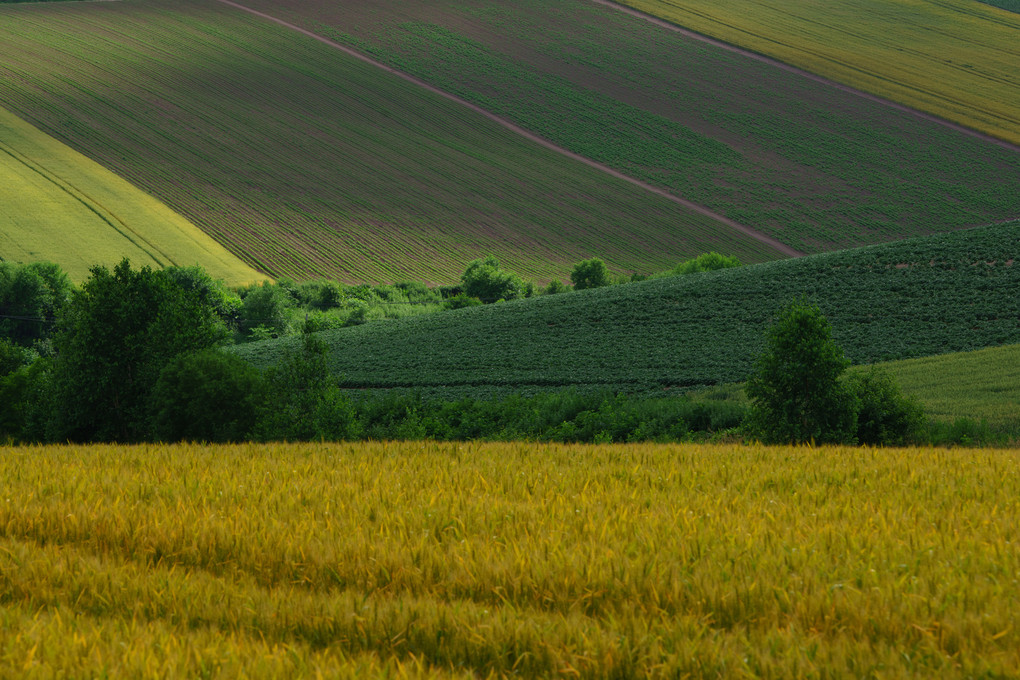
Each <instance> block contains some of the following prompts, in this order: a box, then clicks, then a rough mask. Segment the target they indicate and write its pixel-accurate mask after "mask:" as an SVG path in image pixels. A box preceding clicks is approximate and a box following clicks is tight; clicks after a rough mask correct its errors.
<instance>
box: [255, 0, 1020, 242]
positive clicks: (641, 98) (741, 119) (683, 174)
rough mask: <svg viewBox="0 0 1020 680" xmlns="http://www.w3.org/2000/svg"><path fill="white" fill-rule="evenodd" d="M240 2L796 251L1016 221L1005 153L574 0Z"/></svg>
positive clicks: (1017, 163)
mask: <svg viewBox="0 0 1020 680" xmlns="http://www.w3.org/2000/svg"><path fill="white" fill-rule="evenodd" d="M241 4H243V5H244V6H248V7H252V8H256V9H258V10H260V11H263V12H266V13H268V14H270V15H272V16H274V17H281V18H283V19H285V20H287V21H290V22H293V23H295V24H300V25H301V26H304V27H305V28H309V29H312V30H315V31H318V32H319V33H320V34H321V35H324V36H327V37H330V38H331V39H334V40H337V41H340V42H343V43H344V44H345V45H348V46H350V47H352V48H354V49H357V50H359V51H361V52H363V53H365V54H368V55H370V56H372V57H373V58H375V59H378V60H380V61H383V62H385V63H386V64H388V65H390V66H393V67H395V68H398V69H400V70H402V71H406V72H408V73H411V74H413V75H415V76H417V77H419V78H421V79H423V80H426V81H428V82H429V83H430V84H432V85H435V86H437V87H440V88H443V89H444V90H447V91H449V92H452V93H454V94H456V95H458V96H460V97H463V98H465V99H467V100H469V101H471V102H472V103H474V104H476V105H478V106H481V107H483V108H485V109H487V110H489V111H492V112H494V113H496V114H498V115H500V116H503V117H505V118H508V119H511V120H513V121H514V122H516V123H517V124H519V125H521V126H523V127H526V128H528V129H530V130H532V131H534V132H536V133H538V134H540V135H541V136H543V137H545V138H547V139H550V140H552V141H554V142H555V143H557V144H559V145H561V146H563V147H566V148H568V149H570V150H571V151H573V152H575V153H578V154H581V155H584V156H587V157H589V158H593V159H595V160H598V161H600V162H602V163H605V164H607V165H611V166H612V167H614V168H616V169H618V170H620V171H622V172H625V173H627V174H629V175H631V176H634V177H637V178H639V179H642V180H644V181H646V182H648V183H651V184H654V185H656V186H659V187H662V188H663V189H665V190H667V191H670V192H672V193H673V194H675V195H678V196H682V197H684V198H687V199H690V200H692V201H694V202H696V203H699V204H702V205H705V206H707V207H709V208H711V209H712V210H714V211H716V212H717V213H721V214H723V215H725V216H727V217H729V218H731V219H733V220H736V221H737V222H740V223H742V224H745V225H748V226H750V227H752V228H754V229H757V230H759V231H763V232H765V233H768V234H769V235H771V236H773V237H775V238H777V239H779V240H781V241H783V242H784V243H786V244H788V245H790V246H792V247H794V248H796V249H798V250H801V251H804V252H820V251H827V250H834V249H840V248H848V247H854V246H858V245H864V244H870V243H877V242H883V241H889V240H893V239H896V238H902V237H907V236H917V235H924V234H930V233H932V232H938V231H946V230H951V229H959V228H964V227H970V226H977V225H979V224H986V223H988V222H993V221H1001V220H1008V219H1016V218H1017V217H1020V192H1018V191H1017V187H1018V186H1020V153H1018V152H1017V150H1016V149H1008V148H1003V147H1002V146H1000V145H997V144H995V143H994V142H989V141H987V140H982V139H976V138H974V137H973V136H969V135H967V134H965V133H963V132H960V131H958V130H954V129H952V128H949V127H946V126H945V125H940V124H938V123H936V122H932V121H930V120H924V119H920V118H918V117H917V116H915V115H912V114H910V113H908V112H905V111H901V110H896V109H894V108H892V107H890V106H888V105H885V104H882V103H880V102H877V101H874V100H869V99H866V98H864V97H862V96H860V95H858V94H854V93H851V92H847V91H844V90H841V89H840V88H838V87H835V86H833V85H831V84H827V83H822V82H818V81H817V80H812V79H811V78H808V77H805V76H804V75H801V74H799V73H793V72H790V71H789V70H787V69H784V68H781V67H779V66H777V65H774V64H771V63H763V62H762V61H760V60H755V59H752V58H750V57H748V56H745V55H739V54H735V53H734V52H733V51H731V50H726V49H723V48H721V47H718V46H715V45H710V44H706V43H705V42H704V41H701V40H696V39H694V38H692V37H689V36H687V35H683V34H680V33H677V32H675V31H670V30H666V29H665V28H663V27H661V26H656V25H653V24H651V23H650V22H648V21H645V20H643V19H639V18H635V17H633V16H630V15H628V14H625V13H624V12H621V11H619V10H616V9H611V8H609V7H606V6H603V5H601V4H598V3H595V2H592V1H590V0H563V1H561V2H555V3H550V2H546V1H545V0H520V1H518V2H513V3H492V2H487V1H486V0H435V1H434V2H429V3H407V2H401V1H400V0H377V1H375V2H372V3H364V2H345V3H337V2H325V1H323V0H242V3H241ZM819 11H820V10H819ZM809 37H810V36H805V39H808V38H809ZM1018 63H1020V62H1018ZM1009 82H1011V81H1008V82H1006V81H1004V82H1003V83H1001V88H1002V89H1003V90H1008V89H1009V87H1010V85H1009ZM1003 96H1005V95H1003Z"/></svg>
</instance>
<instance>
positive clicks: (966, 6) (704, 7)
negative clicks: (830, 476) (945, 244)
mask: <svg viewBox="0 0 1020 680" xmlns="http://www.w3.org/2000/svg"><path fill="white" fill-rule="evenodd" d="M1007 2H1009V0H1005V1H1004V0H999V2H995V3H991V4H1002V5H1005V4H1007ZM621 4H624V5H628V6H630V7H634V8H636V9H639V10H642V11H645V12H648V13H650V14H653V15H656V16H659V17H662V18H664V19H667V20H669V21H672V22H674V23H676V24H679V25H681V26H685V27H687V28H691V29H694V30H695V31H698V32H700V33H704V34H706V35H709V36H712V37H714V38H719V39H721V40H724V41H726V42H729V43H733V44H735V45H739V46H741V47H746V48H749V49H751V50H754V51H756V52H760V53H762V54H766V55H769V56H772V57H775V58H777V59H779V60H781V61H784V62H787V63H789V64H792V65H794V66H798V67H800V68H803V69H806V70H808V71H812V72H814V73H818V74H820V75H823V76H827V77H829V78H832V79H834V80H837V81H839V82H841V83H845V84H847V85H851V86H853V87H857V88H860V89H862V90H866V91H868V92H873V93H875V94H878V95H880V96H883V97H887V98H889V99H891V100H893V101H897V102H900V103H903V104H906V105H908V106H912V107H914V108H916V109H920V110H921V111H927V112H929V113H932V114H935V115H937V116H941V117H943V118H947V119H949V120H951V121H955V122H957V123H960V124H962V125H965V126H967V127H971V128H974V129H976V130H981V131H982V132H986V133H988V134H991V135H994V136H996V137H999V138H1001V139H1004V140H1007V141H1010V142H1012V143H1013V144H1020V70H1018V69H1017V64H1018V63H1020V41H1018V40H1017V35H1018V33H1020V17H1018V16H1017V15H1016V14H1011V13H1009V12H1006V11H1003V10H1002V9H997V8H995V7H990V6H988V5H987V4H981V3H978V2H973V1H972V0H798V1H797V2H795V3H791V2H776V1H775V0H750V1H748V0H682V1H680V0H622V3H621ZM1017 7H1018V6H1017V4H1016V2H1015V1H1014V2H1012V7H1011V8H1012V9H1014V10H1016V9H1017Z"/></svg>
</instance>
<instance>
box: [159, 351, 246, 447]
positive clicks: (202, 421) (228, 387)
mask: <svg viewBox="0 0 1020 680" xmlns="http://www.w3.org/2000/svg"><path fill="white" fill-rule="evenodd" d="M264 392H265V387H264V383H263V380H262V374H261V373H260V372H259V371H258V369H256V368H254V367H253V366H252V365H251V364H249V363H248V362H246V361H244V360H243V359H241V358H239V357H237V356H236V355H233V354H226V353H224V352H220V351H217V350H214V349H210V350H206V351H202V352H197V353H195V354H186V355H183V356H180V357H178V358H177V359H175V360H174V361H172V362H170V363H169V364H167V365H166V366H165V367H164V368H163V370H162V372H160V375H159V379H158V380H157V381H156V386H155V387H154V388H153V390H152V395H151V397H150V402H149V405H150V412H151V413H152V434H153V437H154V438H155V439H157V440H159V441H170V442H174V441H206V442H237V441H243V440H245V439H246V438H248V436H249V434H250V433H251V431H252V428H253V427H254V426H255V423H256V421H257V419H258V415H259V408H260V407H261V405H262V402H263V399H264V396H263V395H264Z"/></svg>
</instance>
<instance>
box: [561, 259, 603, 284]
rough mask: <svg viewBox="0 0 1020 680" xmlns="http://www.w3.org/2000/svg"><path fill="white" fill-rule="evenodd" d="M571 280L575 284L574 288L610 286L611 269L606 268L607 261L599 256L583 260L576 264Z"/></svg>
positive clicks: (571, 273)
mask: <svg viewBox="0 0 1020 680" xmlns="http://www.w3.org/2000/svg"><path fill="white" fill-rule="evenodd" d="M570 282H571V283H572V284H574V290H583V289H585V288H601V287H602V286H608V285H609V284H610V279H609V269H608V268H606V263H605V262H603V261H602V260H600V259H599V258H597V257H593V258H591V259H590V260H581V261H580V262H578V263H577V264H575V265H574V269H573V270H572V271H571V272H570Z"/></svg>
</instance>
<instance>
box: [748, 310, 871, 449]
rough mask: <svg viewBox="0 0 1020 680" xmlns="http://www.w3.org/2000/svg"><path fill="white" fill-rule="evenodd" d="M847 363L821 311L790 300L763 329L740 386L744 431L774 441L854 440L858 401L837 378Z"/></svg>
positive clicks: (783, 442) (843, 441) (836, 441)
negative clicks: (761, 344) (746, 403)
mask: <svg viewBox="0 0 1020 680" xmlns="http://www.w3.org/2000/svg"><path fill="white" fill-rule="evenodd" d="M849 364H850V362H849V360H847V359H846V358H845V357H844V356H843V350H842V349H840V348H839V346H838V345H836V343H835V342H834V341H833V340H832V331H831V328H830V326H829V322H828V320H827V319H826V318H825V317H824V316H822V313H821V311H819V309H818V308H817V307H815V306H811V305H808V304H807V303H805V302H801V301H795V302H793V303H791V304H790V305H789V306H787V307H786V309H784V310H783V311H782V312H781V314H780V315H779V318H778V319H777V320H776V322H775V323H774V324H773V325H772V326H771V327H770V328H769V329H768V332H767V334H766V347H765V351H764V352H763V353H762V354H761V355H760V356H759V357H758V360H757V361H756V362H755V368H754V372H753V373H752V374H751V377H750V378H749V379H748V381H747V385H746V387H745V389H746V392H747V396H748V398H749V399H750V400H751V410H750V412H749V413H748V422H747V426H748V430H749V433H750V434H751V435H752V436H755V437H758V438H760V439H761V440H762V441H764V442H767V443H777V444H786V443H803V442H818V443H823V442H832V443H845V442H851V441H853V438H854V434H855V430H856V411H857V405H856V402H855V398H854V395H853V393H851V392H850V390H849V389H848V388H847V387H846V386H845V385H844V384H843V383H841V382H840V380H839V377H840V375H841V374H842V373H843V371H844V370H846V368H847V366H849Z"/></svg>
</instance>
